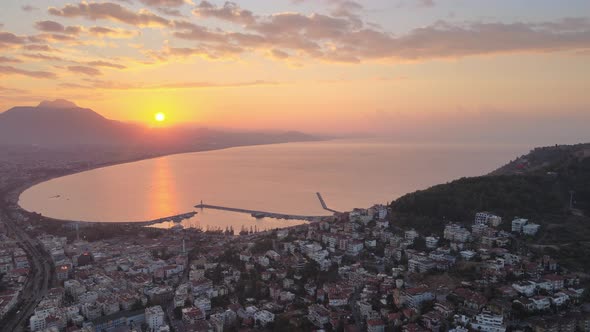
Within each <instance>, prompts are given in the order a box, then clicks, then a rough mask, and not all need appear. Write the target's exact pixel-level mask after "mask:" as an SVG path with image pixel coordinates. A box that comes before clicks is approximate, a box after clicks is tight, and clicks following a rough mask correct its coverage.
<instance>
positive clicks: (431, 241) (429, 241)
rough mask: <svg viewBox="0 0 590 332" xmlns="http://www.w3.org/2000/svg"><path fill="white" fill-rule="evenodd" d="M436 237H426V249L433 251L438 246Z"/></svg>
mask: <svg viewBox="0 0 590 332" xmlns="http://www.w3.org/2000/svg"><path fill="white" fill-rule="evenodd" d="M438 240H439V238H438V236H427V237H426V248H428V249H434V248H436V247H437V246H438Z"/></svg>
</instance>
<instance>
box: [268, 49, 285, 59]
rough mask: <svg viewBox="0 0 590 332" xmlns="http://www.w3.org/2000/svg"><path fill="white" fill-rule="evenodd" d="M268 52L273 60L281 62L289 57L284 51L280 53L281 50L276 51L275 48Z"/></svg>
mask: <svg viewBox="0 0 590 332" xmlns="http://www.w3.org/2000/svg"><path fill="white" fill-rule="evenodd" d="M270 52H271V54H272V56H273V57H274V58H277V59H281V60H283V59H287V58H288V57H289V53H287V52H285V51H281V50H279V49H276V48H275V49H272V50H270Z"/></svg>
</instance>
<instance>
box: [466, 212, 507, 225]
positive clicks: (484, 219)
mask: <svg viewBox="0 0 590 332" xmlns="http://www.w3.org/2000/svg"><path fill="white" fill-rule="evenodd" d="M473 223H474V224H475V225H486V226H492V227H497V226H499V225H500V224H501V223H502V218H501V217H498V216H496V215H494V214H491V213H489V212H478V213H476V214H475V220H474V222H473Z"/></svg>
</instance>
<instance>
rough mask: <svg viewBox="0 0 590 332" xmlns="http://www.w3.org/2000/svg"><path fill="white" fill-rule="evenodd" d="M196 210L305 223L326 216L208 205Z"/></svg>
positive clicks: (200, 205)
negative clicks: (219, 211) (245, 214)
mask: <svg viewBox="0 0 590 332" xmlns="http://www.w3.org/2000/svg"><path fill="white" fill-rule="evenodd" d="M195 208H197V209H212V210H221V211H229V212H237V213H247V214H249V215H251V216H253V217H256V218H274V219H296V220H306V221H315V220H318V219H322V218H325V217H326V216H304V215H297V214H286V213H276V212H268V211H258V210H248V209H241V208H234V207H227V206H219V205H210V204H204V203H203V202H201V204H198V205H195Z"/></svg>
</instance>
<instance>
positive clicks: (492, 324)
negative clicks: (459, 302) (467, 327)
mask: <svg viewBox="0 0 590 332" xmlns="http://www.w3.org/2000/svg"><path fill="white" fill-rule="evenodd" d="M503 324H504V318H503V317H502V316H501V315H494V314H492V313H491V312H487V311H483V312H482V313H481V314H479V315H477V316H475V321H474V322H472V323H471V327H472V328H473V329H474V330H476V331H483V332H504V331H506V327H505V326H504V325H503Z"/></svg>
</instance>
